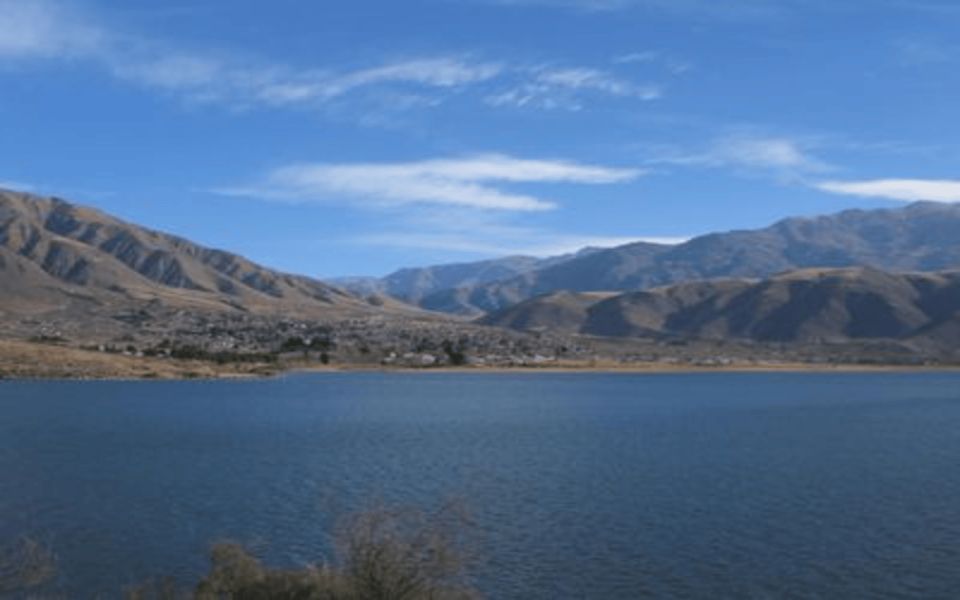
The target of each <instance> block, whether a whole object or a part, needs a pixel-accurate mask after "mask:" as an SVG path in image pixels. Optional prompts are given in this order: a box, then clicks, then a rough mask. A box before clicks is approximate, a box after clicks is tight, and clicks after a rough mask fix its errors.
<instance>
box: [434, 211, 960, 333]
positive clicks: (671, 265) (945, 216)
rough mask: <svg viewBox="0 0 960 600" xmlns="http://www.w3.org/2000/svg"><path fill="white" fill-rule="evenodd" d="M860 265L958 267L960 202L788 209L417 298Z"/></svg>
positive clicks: (464, 300)
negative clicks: (738, 226) (766, 222)
mask: <svg viewBox="0 0 960 600" xmlns="http://www.w3.org/2000/svg"><path fill="white" fill-rule="evenodd" d="M854 266H872V267H875V268H879V269H885V270H893V271H909V270H923V271H935V270H942V269H948V268H952V267H956V266H960V206H956V205H949V204H942V203H933V202H917V203H913V204H910V205H907V206H904V207H898V208H890V209H875V210H862V209H852V210H846V211H842V212H839V213H834V214H832V215H823V216H817V217H790V218H786V219H781V220H779V221H777V222H775V223H773V224H772V225H770V226H768V227H765V228H761V229H742V230H733V231H728V232H721V233H710V234H706V235H702V236H698V237H695V238H693V239H691V240H689V241H687V242H684V243H682V244H677V245H657V244H649V243H645V242H636V243H632V244H627V245H624V246H618V247H616V248H609V249H603V250H599V251H596V252H592V253H590V254H588V255H586V256H574V257H572V258H570V259H568V260H564V261H560V262H557V263H554V264H552V265H548V266H545V267H542V268H538V269H533V270H530V271H527V272H525V273H521V274H518V275H516V276H513V277H511V278H508V279H503V280H499V281H494V282H491V283H487V284H482V285H474V286H462V287H459V288H453V289H447V290H441V291H439V292H435V293H434V294H432V295H430V296H426V297H425V298H424V299H422V300H421V301H420V303H419V304H420V306H423V307H425V308H429V309H431V310H441V311H445V312H458V313H463V314H473V315H479V314H482V313H486V312H496V311H499V310H502V309H503V308H506V307H508V306H510V305H513V304H516V303H518V302H522V301H523V300H526V299H529V298H532V297H535V296H537V295H540V294H545V293H550V292H553V291H559V290H568V291H575V292H581V291H628V290H637V289H646V288H650V287H655V286H659V285H667V284H670V283H677V282H681V281H691V280H698V279H709V278H716V277H766V276H770V275H773V274H775V273H779V272H782V271H788V270H791V269H800V268H808V267H854Z"/></svg>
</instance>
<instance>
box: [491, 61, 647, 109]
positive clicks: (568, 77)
mask: <svg viewBox="0 0 960 600" xmlns="http://www.w3.org/2000/svg"><path fill="white" fill-rule="evenodd" d="M517 79H518V81H517V82H516V83H515V84H514V85H512V86H511V87H509V88H508V89H505V90H501V91H498V92H495V93H493V94H490V95H488V96H487V97H486V103H487V104H489V105H490V106H495V107H504V106H509V107H514V108H541V109H546V110H554V109H564V110H580V109H581V108H583V103H584V99H585V97H586V96H587V95H603V96H609V97H615V98H632V99H635V100H641V101H651V100H657V99H659V98H661V97H662V96H663V90H662V89H661V87H660V86H658V85H655V84H638V83H634V82H632V81H627V80H625V79H623V78H620V77H617V76H615V75H613V74H611V73H608V72H606V71H602V70H599V69H591V68H583V67H577V68H556V67H550V68H548V67H534V68H530V69H525V70H522V71H521V72H520V76H519V77H518V78H517Z"/></svg>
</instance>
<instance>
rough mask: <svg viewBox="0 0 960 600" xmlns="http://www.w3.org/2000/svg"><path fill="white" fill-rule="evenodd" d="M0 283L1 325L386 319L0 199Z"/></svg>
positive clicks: (321, 294) (18, 198) (176, 249)
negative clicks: (29, 317)
mask: <svg viewBox="0 0 960 600" xmlns="http://www.w3.org/2000/svg"><path fill="white" fill-rule="evenodd" d="M0 280H2V282H3V285H2V286H0V316H10V315H17V314H39V313H43V312H47V311H57V310H59V311H65V310H67V311H69V310H75V311H77V312H78V315H79V314H84V313H86V312H103V311H116V310H120V309H122V308H142V307H143V306H144V305H147V304H151V303H152V304H154V305H157V304H162V305H164V306H166V307H173V308H178V307H182V308H188V309H201V310H211V311H240V312H254V313H286V312H296V313H297V314H299V315H304V316H330V315H335V314H370V313H371V312H381V311H384V310H389V307H388V308H375V307H373V306H371V305H370V304H369V303H367V302H365V301H363V300H361V299H359V298H357V297H355V296H353V295H351V294H348V293H346V292H344V291H342V290H340V289H338V288H336V287H333V286H330V285H327V284H325V283H322V282H320V281H316V280H313V279H310V278H308V277H301V276H296V275H288V274H284V273H278V272H276V271H273V270H270V269H267V268H265V267H262V266H260V265H257V264H255V263H253V262H250V261H249V260H246V259H244V258H242V257H240V256H237V255H235V254H231V253H229V252H224V251H221V250H214V249H210V248H205V247H203V246H200V245H197V244H194V243H192V242H189V241H187V240H185V239H182V238H179V237H176V236H172V235H168V234H164V233H159V232H156V231H151V230H149V229H145V228H142V227H138V226H136V225H133V224H130V223H126V222H123V221H121V220H119V219H115V218H113V217H111V216H109V215H106V214H104V213H101V212H99V211H96V210H93V209H90V208H86V207H83V206H77V205H74V204H70V203H68V202H66V201H63V200H59V199H56V198H42V197H38V196H34V195H30V194H23V193H16V192H9V191H2V190H0ZM398 306H399V305H398Z"/></svg>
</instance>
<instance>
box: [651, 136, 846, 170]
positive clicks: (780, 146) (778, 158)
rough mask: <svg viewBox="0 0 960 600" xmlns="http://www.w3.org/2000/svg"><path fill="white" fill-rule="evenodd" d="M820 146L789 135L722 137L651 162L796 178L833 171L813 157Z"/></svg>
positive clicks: (665, 153) (660, 153)
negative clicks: (697, 147) (696, 147)
mask: <svg viewBox="0 0 960 600" xmlns="http://www.w3.org/2000/svg"><path fill="white" fill-rule="evenodd" d="M816 145H817V144H816V142H815V141H813V140H805V139H796V138H791V137H785V136H768V135H756V134H738V135H732V136H726V137H721V138H719V139H717V140H714V141H713V142H711V143H710V144H708V145H707V146H706V147H703V148H700V149H695V150H686V151H677V150H670V149H660V150H658V151H657V152H656V153H655V154H656V155H655V156H654V157H653V158H652V159H651V160H650V162H651V163H653V164H666V165H676V166H691V167H707V168H729V169H733V170H737V171H747V172H757V171H759V172H764V173H770V174H773V175H776V176H777V177H780V178H784V179H796V178H800V177H802V176H805V175H808V174H811V173H822V172H826V171H830V170H832V169H833V167H832V166H831V165H830V164H828V163H827V162H825V161H823V160H821V159H820V158H818V157H816V156H815V155H814V154H813V149H814V147H815V146H816Z"/></svg>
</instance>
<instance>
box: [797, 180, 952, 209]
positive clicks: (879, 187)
mask: <svg viewBox="0 0 960 600" xmlns="http://www.w3.org/2000/svg"><path fill="white" fill-rule="evenodd" d="M815 187H816V188H817V189H819V190H821V191H824V192H829V193H832V194H844V195H848V196H861V197H867V198H885V199H888V200H900V201H904V202H914V201H918V200H928V201H931V202H948V203H954V202H960V180H952V179H871V180H864V181H824V182H821V183H818V184H816V185H815Z"/></svg>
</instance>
